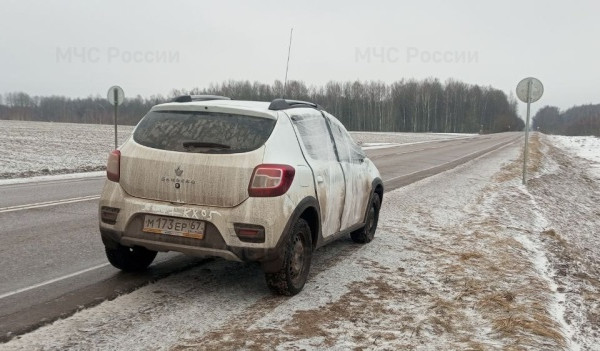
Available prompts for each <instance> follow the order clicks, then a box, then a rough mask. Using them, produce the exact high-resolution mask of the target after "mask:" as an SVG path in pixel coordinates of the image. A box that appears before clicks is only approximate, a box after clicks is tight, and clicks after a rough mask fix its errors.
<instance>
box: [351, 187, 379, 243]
mask: <svg viewBox="0 0 600 351" xmlns="http://www.w3.org/2000/svg"><path fill="white" fill-rule="evenodd" d="M380 207H381V200H380V199H379V194H377V193H375V194H373V197H372V199H371V204H370V207H369V212H368V213H367V221H366V222H365V226H364V227H363V228H362V229H359V230H357V231H355V232H352V234H350V237H352V240H353V241H354V242H355V243H359V244H366V243H370V242H371V240H373V238H374V237H375V231H376V230H377V222H378V221H379V208H380Z"/></svg>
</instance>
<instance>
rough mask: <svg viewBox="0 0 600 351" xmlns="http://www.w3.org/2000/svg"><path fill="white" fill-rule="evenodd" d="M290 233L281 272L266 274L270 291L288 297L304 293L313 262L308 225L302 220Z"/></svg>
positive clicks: (297, 222)
mask: <svg viewBox="0 0 600 351" xmlns="http://www.w3.org/2000/svg"><path fill="white" fill-rule="evenodd" d="M290 231H291V232H290V235H289V236H288V240H287V242H286V243H285V247H284V252H283V259H282V260H281V265H280V267H279V270H277V271H276V272H274V273H265V278H266V280H267V285H268V286H269V289H271V291H273V292H274V293H276V294H280V295H287V296H292V295H296V294H297V293H299V292H300V291H302V288H303V287H304V284H305V283H306V280H307V278H308V272H309V270H310V262H311V260H312V236H311V231H310V227H309V226H308V223H306V221H305V220H304V219H302V218H300V219H298V221H296V223H295V224H294V225H293V226H292V228H291V229H290Z"/></svg>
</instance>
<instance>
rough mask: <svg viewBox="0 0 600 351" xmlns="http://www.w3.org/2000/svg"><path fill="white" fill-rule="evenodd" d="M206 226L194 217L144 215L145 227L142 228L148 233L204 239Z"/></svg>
mask: <svg viewBox="0 0 600 351" xmlns="http://www.w3.org/2000/svg"><path fill="white" fill-rule="evenodd" d="M205 226H206V223H205V222H203V221H196V220H193V219H184V218H172V217H162V216H153V215H146V216H144V227H143V229H142V230H143V231H144V232H147V233H155V234H167V235H175V236H184V237H186V238H194V239H202V238H204V228H205Z"/></svg>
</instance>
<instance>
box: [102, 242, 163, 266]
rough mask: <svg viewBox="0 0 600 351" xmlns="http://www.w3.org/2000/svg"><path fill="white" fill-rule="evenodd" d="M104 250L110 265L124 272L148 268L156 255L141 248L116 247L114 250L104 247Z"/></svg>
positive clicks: (154, 252)
mask: <svg viewBox="0 0 600 351" xmlns="http://www.w3.org/2000/svg"><path fill="white" fill-rule="evenodd" d="M105 250H106V258H108V261H109V262H110V264H112V265H113V266H115V267H116V268H118V269H120V270H122V271H126V272H135V271H142V270H144V269H146V268H148V266H149V265H150V264H151V263H152V261H154V258H155V257H156V253H157V252H156V251H152V250H148V249H146V248H144V247H141V246H135V247H127V246H123V245H117V247H116V248H109V247H106V248H105Z"/></svg>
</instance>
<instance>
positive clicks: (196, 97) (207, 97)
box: [171, 95, 231, 102]
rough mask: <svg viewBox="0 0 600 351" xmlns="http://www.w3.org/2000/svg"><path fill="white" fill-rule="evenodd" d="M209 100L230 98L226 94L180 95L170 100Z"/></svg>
mask: <svg viewBox="0 0 600 351" xmlns="http://www.w3.org/2000/svg"><path fill="white" fill-rule="evenodd" d="M210 100H231V98H229V97H227V96H219V95H180V96H177V97H175V98H173V99H172V100H171V102H192V101H210Z"/></svg>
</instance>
